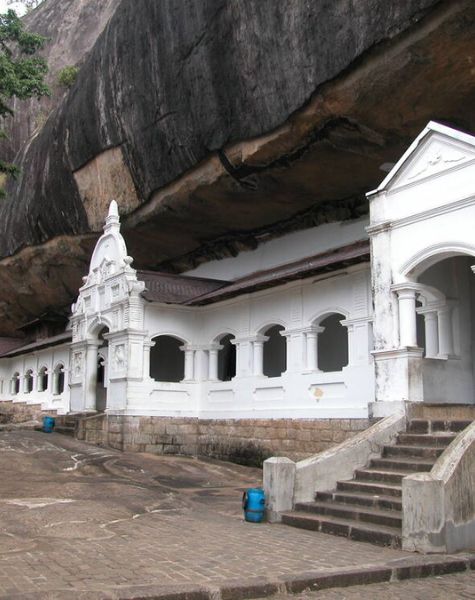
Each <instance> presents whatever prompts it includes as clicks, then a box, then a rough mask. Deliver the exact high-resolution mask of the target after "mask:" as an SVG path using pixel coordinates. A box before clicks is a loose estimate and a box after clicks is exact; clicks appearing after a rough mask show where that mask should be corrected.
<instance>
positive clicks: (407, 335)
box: [397, 289, 417, 348]
mask: <svg viewBox="0 0 475 600" xmlns="http://www.w3.org/2000/svg"><path fill="white" fill-rule="evenodd" d="M397 297H398V302H399V345H400V346H401V347H403V348H405V347H417V328H416V290H413V289H400V290H397Z"/></svg>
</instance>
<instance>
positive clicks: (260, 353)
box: [252, 335, 269, 377]
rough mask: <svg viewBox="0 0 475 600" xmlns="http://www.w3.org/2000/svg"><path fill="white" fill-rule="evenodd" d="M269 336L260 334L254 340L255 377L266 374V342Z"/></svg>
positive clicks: (253, 362)
mask: <svg viewBox="0 0 475 600" xmlns="http://www.w3.org/2000/svg"><path fill="white" fill-rule="evenodd" d="M268 339H269V338H268V337H267V336H265V335H260V336H258V337H257V338H255V339H254V340H253V341H252V355H253V361H252V364H253V375H254V376H255V377H263V376H264V343H265V342H267V340H268Z"/></svg>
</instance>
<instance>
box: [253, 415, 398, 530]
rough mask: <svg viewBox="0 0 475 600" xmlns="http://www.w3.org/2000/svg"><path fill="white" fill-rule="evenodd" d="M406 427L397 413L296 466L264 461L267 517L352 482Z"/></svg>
mask: <svg viewBox="0 0 475 600" xmlns="http://www.w3.org/2000/svg"><path fill="white" fill-rule="evenodd" d="M405 428H406V415H405V414H403V413H398V414H395V415H391V416H389V417H386V418H385V419H382V420H381V421H379V422H378V423H376V424H374V425H372V426H371V427H369V428H368V429H366V430H365V431H361V432H360V433H358V434H357V435H355V436H354V437H352V438H350V439H348V440H346V441H344V442H342V443H341V444H338V445H336V446H334V447H333V448H330V449H328V450H325V451H324V452H320V453H319V454H316V455H315V456H311V457H310V458H307V459H305V460H301V461H299V462H297V463H295V462H293V461H291V460H290V459H289V458H280V457H273V458H269V459H268V460H266V461H265V462H264V489H265V492H266V497H267V512H268V518H269V520H271V521H278V520H279V513H280V512H282V511H285V510H291V509H292V508H293V505H294V504H295V503H297V502H310V501H312V500H313V499H314V496H315V492H317V491H328V490H332V489H334V488H335V487H336V483H337V481H338V480H344V479H352V478H353V473H354V471H355V470H356V469H359V468H362V467H365V466H366V465H367V464H368V463H369V461H370V459H371V458H372V457H373V456H377V455H379V454H380V452H381V449H382V447H383V446H384V445H387V444H390V443H391V442H393V441H394V439H395V437H396V436H397V434H398V433H399V432H400V431H403V430H405Z"/></svg>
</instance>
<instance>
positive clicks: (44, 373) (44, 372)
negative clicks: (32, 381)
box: [37, 365, 48, 392]
mask: <svg viewBox="0 0 475 600" xmlns="http://www.w3.org/2000/svg"><path fill="white" fill-rule="evenodd" d="M47 389H48V368H47V367H46V365H43V366H42V367H41V368H40V369H39V371H38V384H37V390H38V392H46V390H47Z"/></svg>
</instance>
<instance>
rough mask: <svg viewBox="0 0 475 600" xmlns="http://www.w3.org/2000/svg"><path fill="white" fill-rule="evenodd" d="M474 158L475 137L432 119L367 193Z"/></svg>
mask: <svg viewBox="0 0 475 600" xmlns="http://www.w3.org/2000/svg"><path fill="white" fill-rule="evenodd" d="M472 162H475V137H474V136H471V135H468V134H466V133H463V132H461V131H458V130H456V129H452V128H450V127H447V126H446V125H441V124H440V123H436V122H434V121H431V122H430V123H429V124H428V125H427V127H426V128H425V129H424V130H423V131H422V132H421V133H420V134H419V136H418V137H417V138H416V139H415V141H414V142H413V143H412V144H411V146H409V148H408V149H407V151H406V152H405V153H404V154H403V156H402V157H401V159H400V160H399V161H398V162H397V163H396V165H395V166H394V167H393V168H392V169H391V171H390V173H389V174H388V175H387V176H386V178H385V179H384V181H383V182H382V183H381V185H380V186H379V187H378V188H377V189H376V190H374V191H372V192H370V193H369V194H368V196H372V195H374V194H376V193H379V192H382V191H386V192H392V191H394V190H396V189H400V188H402V187H405V186H408V185H414V184H417V183H419V182H421V181H423V180H426V179H429V178H431V177H434V176H438V175H440V174H441V173H445V172H448V171H450V170H452V169H458V168H460V167H461V166H464V165H466V164H468V163H472Z"/></svg>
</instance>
